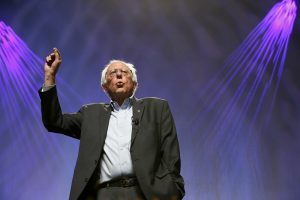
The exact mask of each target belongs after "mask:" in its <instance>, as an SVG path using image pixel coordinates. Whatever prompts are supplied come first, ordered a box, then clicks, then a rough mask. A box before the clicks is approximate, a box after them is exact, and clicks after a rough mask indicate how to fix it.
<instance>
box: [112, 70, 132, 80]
mask: <svg viewBox="0 0 300 200" xmlns="http://www.w3.org/2000/svg"><path fill="white" fill-rule="evenodd" d="M130 72H131V71H129V70H123V69H114V70H111V71H109V72H107V74H108V76H110V77H112V78H114V77H117V75H120V74H121V75H122V76H128V75H129V74H130Z"/></svg>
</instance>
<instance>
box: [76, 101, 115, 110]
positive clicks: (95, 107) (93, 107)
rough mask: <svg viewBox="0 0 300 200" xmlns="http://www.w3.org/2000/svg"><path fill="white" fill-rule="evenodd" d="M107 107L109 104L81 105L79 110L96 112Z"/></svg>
mask: <svg viewBox="0 0 300 200" xmlns="http://www.w3.org/2000/svg"><path fill="white" fill-rule="evenodd" d="M109 107H110V104H109V103H88V104H84V105H82V107H81V110H98V109H105V108H109Z"/></svg>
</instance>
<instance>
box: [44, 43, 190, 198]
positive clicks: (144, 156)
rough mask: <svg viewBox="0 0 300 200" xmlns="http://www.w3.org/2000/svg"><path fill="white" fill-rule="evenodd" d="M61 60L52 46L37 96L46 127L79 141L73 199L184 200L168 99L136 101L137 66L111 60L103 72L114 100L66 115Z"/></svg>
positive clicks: (178, 154) (71, 194)
mask: <svg viewBox="0 0 300 200" xmlns="http://www.w3.org/2000/svg"><path fill="white" fill-rule="evenodd" d="M60 64H61V57H60V53H59V51H58V50H57V49H56V48H54V49H53V52H52V53H51V54H50V55H49V56H48V57H46V62H45V65H44V71H45V82H44V85H43V87H42V88H41V89H40V90H39V95H40V98H41V110H42V119H43V123H44V125H45V127H46V128H47V130H48V131H51V132H57V133H62V134H65V135H68V136H71V137H74V138H77V139H79V140H80V147H79V153H78V159H77V163H76V167H75V171H74V177H73V181H72V187H71V192H70V199H72V200H75V199H98V200H146V199H147V200H173V199H174V200H175V199H182V198H183V196H184V182H183V178H182V177H181V175H180V153H179V145H178V140H177V135H176V128H175V125H174V120H173V117H172V114H171V111H170V108H169V105H168V103H167V101H165V100H162V99H158V98H144V99H136V98H135V97H134V93H135V90H136V88H137V85H138V82H137V76H136V70H135V68H134V66H133V65H132V64H130V63H126V62H124V61H120V60H113V61H111V62H110V63H109V64H108V65H106V66H105V68H104V69H103V71H102V76H101V85H102V88H103V89H104V91H105V92H106V93H107V94H108V96H109V97H110V98H111V102H110V103H97V104H88V105H84V106H82V107H81V109H80V110H79V111H78V112H77V113H64V114H63V113H62V111H61V107H60V104H59V100H58V97H57V91H56V85H55V84H56V83H55V76H56V73H57V71H58V69H59V66H60Z"/></svg>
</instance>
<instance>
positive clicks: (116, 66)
mask: <svg viewBox="0 0 300 200" xmlns="http://www.w3.org/2000/svg"><path fill="white" fill-rule="evenodd" d="M114 69H129V67H128V66H127V65H126V64H125V63H123V62H119V61H116V62H113V63H111V64H110V65H109V66H108V68H107V70H108V71H111V70H114Z"/></svg>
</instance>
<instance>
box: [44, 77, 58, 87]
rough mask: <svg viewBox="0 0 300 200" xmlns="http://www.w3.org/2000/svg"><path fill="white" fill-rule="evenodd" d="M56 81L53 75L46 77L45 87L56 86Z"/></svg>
mask: <svg viewBox="0 0 300 200" xmlns="http://www.w3.org/2000/svg"><path fill="white" fill-rule="evenodd" d="M55 83H56V81H55V77H54V76H52V75H45V80H44V86H45V87H47V86H52V85H55Z"/></svg>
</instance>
